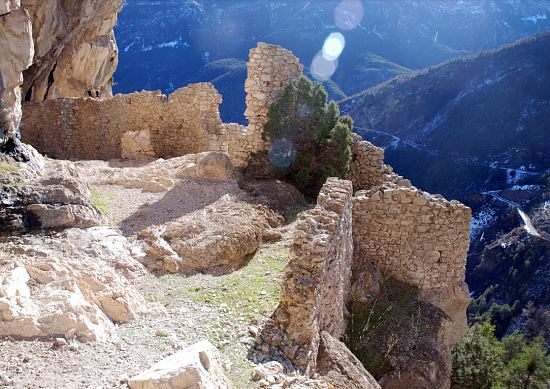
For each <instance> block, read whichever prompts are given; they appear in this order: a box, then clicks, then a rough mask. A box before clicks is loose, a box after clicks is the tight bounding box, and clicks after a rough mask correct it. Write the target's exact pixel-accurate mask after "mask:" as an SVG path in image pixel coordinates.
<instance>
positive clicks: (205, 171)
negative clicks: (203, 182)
mask: <svg viewBox="0 0 550 389" xmlns="http://www.w3.org/2000/svg"><path fill="white" fill-rule="evenodd" d="M179 176H180V177H190V178H202V179H207V180H222V181H227V180H232V179H234V178H235V173H234V168H233V164H232V163H231V160H230V159H229V157H228V156H227V154H224V153H218V152H206V153H200V154H197V159H196V161H195V162H193V163H190V164H188V165H186V166H185V167H184V168H183V169H181V170H180V172H179Z"/></svg>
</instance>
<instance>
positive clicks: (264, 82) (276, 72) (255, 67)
mask: <svg viewBox="0 0 550 389" xmlns="http://www.w3.org/2000/svg"><path fill="white" fill-rule="evenodd" d="M247 69H248V77H247V79H246V82H245V84H244V88H245V91H246V111H245V113H244V115H245V116H246V118H247V119H248V131H249V134H250V136H252V137H254V138H255V139H258V144H257V150H256V151H261V150H263V149H264V148H265V147H264V146H263V142H262V141H261V134H262V132H263V126H264V124H265V123H266V122H267V113H268V111H269V107H270V106H271V105H272V104H273V103H274V102H275V101H277V100H278V99H279V98H280V97H281V96H282V94H283V92H284V90H285V88H286V86H287V85H288V84H289V83H290V82H291V81H292V80H294V79H296V78H298V77H300V76H302V75H303V71H304V66H303V65H302V64H301V63H300V61H299V60H298V58H296V57H295V56H294V54H292V52H290V51H288V50H286V49H284V48H282V47H280V46H276V45H270V44H267V43H263V42H260V43H258V46H257V47H256V48H254V49H251V50H250V58H249V61H248V64H247Z"/></svg>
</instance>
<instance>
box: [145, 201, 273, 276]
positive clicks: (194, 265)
mask: <svg viewBox="0 0 550 389" xmlns="http://www.w3.org/2000/svg"><path fill="white" fill-rule="evenodd" d="M281 222H282V217H281V216H280V215H278V214H276V213H275V212H274V211H273V210H271V209H269V208H268V207H266V206H264V205H260V204H254V202H253V200H252V199H250V198H248V197H247V196H246V195H244V194H237V195H224V196H222V197H221V198H220V199H219V200H218V201H216V202H215V203H213V204H211V205H209V206H207V207H206V208H204V209H203V210H200V211H195V212H192V213H190V214H187V215H183V216H182V217H179V218H177V219H175V220H172V221H170V222H168V223H166V224H164V225H162V226H154V227H150V228H147V229H145V230H143V231H142V232H140V233H139V237H140V238H141V239H142V240H143V241H144V243H145V250H146V252H147V254H148V255H147V257H145V258H144V264H146V266H147V267H148V268H150V269H152V270H163V271H169V272H193V271H206V270H208V271H215V270H216V269H219V270H229V269H234V268H237V267H239V266H240V265H242V263H243V261H244V260H245V258H246V256H247V255H249V254H252V253H253V252H255V251H256V249H257V248H258V246H259V244H260V243H261V241H262V235H263V232H264V231H265V230H267V229H269V228H270V227H276V226H278V225H279V224H280V223H281Z"/></svg>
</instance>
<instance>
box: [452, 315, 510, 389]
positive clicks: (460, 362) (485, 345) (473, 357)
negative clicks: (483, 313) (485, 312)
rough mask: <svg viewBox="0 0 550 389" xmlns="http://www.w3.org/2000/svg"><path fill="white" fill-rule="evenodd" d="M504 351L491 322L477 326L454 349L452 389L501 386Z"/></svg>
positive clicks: (469, 330) (481, 388) (478, 388)
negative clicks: (495, 384) (499, 383)
mask: <svg viewBox="0 0 550 389" xmlns="http://www.w3.org/2000/svg"><path fill="white" fill-rule="evenodd" d="M503 359H504V348H503V346H502V344H501V343H500V342H499V341H498V339H497V338H496V337H495V327H494V326H493V325H492V324H490V323H489V322H482V323H479V324H474V325H473V326H472V327H470V328H469V329H468V332H467V333H466V335H465V336H464V337H463V338H462V339H461V341H460V342H459V343H458V344H457V345H456V346H455V347H454V349H453V372H452V375H451V385H452V387H453V388H461V389H489V388H492V387H493V384H494V383H495V382H499V381H500V378H501V371H502V368H503Z"/></svg>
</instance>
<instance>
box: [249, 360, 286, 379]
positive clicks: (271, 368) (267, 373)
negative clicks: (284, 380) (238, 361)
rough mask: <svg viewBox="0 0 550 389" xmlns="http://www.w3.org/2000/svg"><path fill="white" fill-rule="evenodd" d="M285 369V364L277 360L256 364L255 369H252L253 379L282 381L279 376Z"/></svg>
mask: <svg viewBox="0 0 550 389" xmlns="http://www.w3.org/2000/svg"><path fill="white" fill-rule="evenodd" d="M283 371H284V367H283V365H281V364H280V363H279V362H277V361H270V362H267V363H263V364H261V365H258V366H256V367H255V368H254V370H252V379H253V380H254V381H260V380H265V381H267V382H273V383H275V382H277V381H278V382H280V381H281V379H280V378H279V376H280V375H282V373H283Z"/></svg>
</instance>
